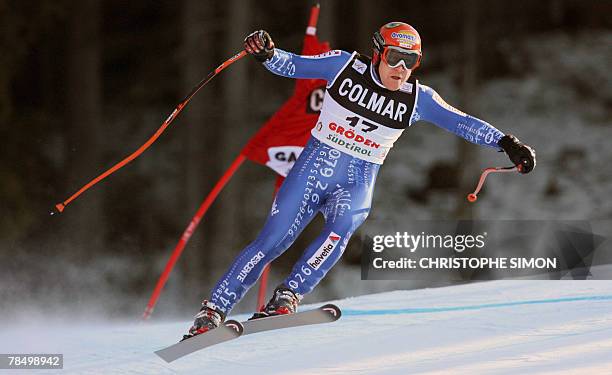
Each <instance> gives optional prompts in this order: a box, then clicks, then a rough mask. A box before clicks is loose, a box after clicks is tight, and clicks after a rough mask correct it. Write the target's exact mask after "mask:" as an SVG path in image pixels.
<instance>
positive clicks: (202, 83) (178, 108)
mask: <svg viewBox="0 0 612 375" xmlns="http://www.w3.org/2000/svg"><path fill="white" fill-rule="evenodd" d="M246 54H247V52H246V51H240V52H239V53H237V54H235V55H234V56H232V57H230V58H229V59H227V60H226V61H225V62H223V63H222V64H221V65H219V66H218V67H217V68H216V69H215V70H213V71H212V72H210V74H208V76H207V77H206V78H204V79H203V80H201V81H200V82H199V83H198V84H197V85H196V86H195V87H194V88H193V89H192V90H191V92H190V93H189V94H188V95H187V96H186V97H185V98H184V99H183V100H182V101H181V102H180V103H179V104H178V105H177V106H176V108H174V111H172V113H170V116H168V118H166V120H165V121H164V122H163V123H162V125H161V127H160V128H159V129H157V131H156V132H155V134H153V136H152V137H151V138H149V140H148V141H146V142H145V143H144V144H143V145H142V146H140V148H138V150H136V151H135V152H133V153H132V154H131V155H129V156H128V157H126V158H125V159H123V160H122V161H120V162H119V163H117V164H115V165H114V166H112V167H111V168H110V169H108V170H107V171H106V172H104V173H102V174H101V175H99V176H98V177H96V178H94V179H93V180H91V181H90V182H88V183H87V184H85V185H84V186H83V187H82V188H80V189H79V190H78V191H77V192H76V193H74V194H73V195H72V196H71V197H70V198H68V199H66V200H65V201H63V202H61V203H58V204H56V205H55V208H56V209H57V212H59V213H61V212H62V211H64V209H65V208H66V206H67V205H68V204H70V202H72V201H73V200H75V199H76V198H77V197H78V196H79V195H81V194H83V193H84V192H85V191H86V190H88V189H89V188H91V187H92V186H94V185H95V184H97V183H98V182H100V181H102V180H103V179H105V178H106V177H108V176H109V175H111V174H112V173H114V172H115V171H117V170H118V169H120V168H122V167H123V166H125V165H126V164H127V163H129V162H131V161H132V160H134V159H136V158H137V157H138V156H140V154H142V153H143V152H144V151H145V150H146V149H147V148H149V147H150V146H151V145H152V144H153V143H154V142H155V141H156V140H157V138H159V136H160V135H161V134H162V133H163V132H164V130H166V128H167V127H168V126H169V125H170V124H171V123H172V121H174V119H175V118H176V117H177V116H178V114H179V113H181V111H182V110H183V108H185V106H187V103H189V101H190V100H191V98H193V97H194V95H195V94H196V93H197V92H198V91H200V89H201V88H202V87H204V86H205V85H206V84H207V83H208V82H210V80H212V79H213V78H214V77H215V76H216V75H217V74H219V73H221V71H222V70H223V69H225V68H227V67H228V66H230V65H231V64H233V63H234V62H236V61H238V60H240V59H241V58H243V57H244V56H246ZM54 213H55V212H53V211H52V212H51V215H53V214H54Z"/></svg>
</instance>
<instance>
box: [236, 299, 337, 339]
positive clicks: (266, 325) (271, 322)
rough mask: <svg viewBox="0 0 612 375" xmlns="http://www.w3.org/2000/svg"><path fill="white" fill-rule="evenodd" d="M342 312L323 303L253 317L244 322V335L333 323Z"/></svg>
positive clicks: (331, 305)
mask: <svg viewBox="0 0 612 375" xmlns="http://www.w3.org/2000/svg"><path fill="white" fill-rule="evenodd" d="M341 315H342V312H341V311H340V308H339V307H338V306H336V305H333V304H327V305H323V306H321V307H319V308H316V309H313V310H307V311H302V312H297V313H295V314H287V315H276V316H270V317H266V318H258V319H252V320H247V321H244V322H242V325H243V327H244V332H243V334H244V335H250V334H252V333H259V332H265V331H271V330H276V329H283V328H290V327H299V326H305V325H311V324H321V323H331V322H335V321H336V320H338V319H340V316H341Z"/></svg>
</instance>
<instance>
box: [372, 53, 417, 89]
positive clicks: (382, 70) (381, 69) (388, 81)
mask: <svg viewBox="0 0 612 375" xmlns="http://www.w3.org/2000/svg"><path fill="white" fill-rule="evenodd" d="M410 74H412V70H411V69H406V68H404V64H399V65H398V66H396V67H395V68H391V67H390V66H389V65H387V63H386V62H385V61H384V60H382V61H381V62H380V64H378V75H379V76H380V81H381V82H382V84H383V85H384V86H385V87H386V88H387V89H388V90H391V91H397V90H399V88H400V87H401V86H402V85H403V84H404V83H406V81H407V80H408V78H410Z"/></svg>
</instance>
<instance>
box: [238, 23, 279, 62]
mask: <svg viewBox="0 0 612 375" xmlns="http://www.w3.org/2000/svg"><path fill="white" fill-rule="evenodd" d="M244 49H245V50H246V51H247V52H248V53H250V54H251V55H253V57H255V59H256V60H257V61H259V62H265V61H267V60H269V59H270V58H271V57H272V56H274V42H273V41H272V37H270V34H268V33H267V32H266V31H264V30H258V31H255V32H253V33H251V34H249V35H248V36H247V37H246V38H244Z"/></svg>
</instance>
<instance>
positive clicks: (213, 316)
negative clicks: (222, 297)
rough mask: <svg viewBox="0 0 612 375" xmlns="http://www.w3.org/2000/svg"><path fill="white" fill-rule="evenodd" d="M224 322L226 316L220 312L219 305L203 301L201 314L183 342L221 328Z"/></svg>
mask: <svg viewBox="0 0 612 375" xmlns="http://www.w3.org/2000/svg"><path fill="white" fill-rule="evenodd" d="M224 320H225V314H224V313H223V312H222V311H221V310H219V308H218V307H217V305H215V304H214V303H212V302H208V301H207V300H204V301H202V308H201V309H200V312H199V313H197V314H196V316H195V321H194V322H193V326H191V328H189V334H187V335H183V340H187V339H189V338H192V337H193V336H196V335H200V334H202V333H205V332H208V331H210V330H211V329H215V328H217V327H219V325H221V324H222V323H223V321H224ZM183 340H181V341H183Z"/></svg>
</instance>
